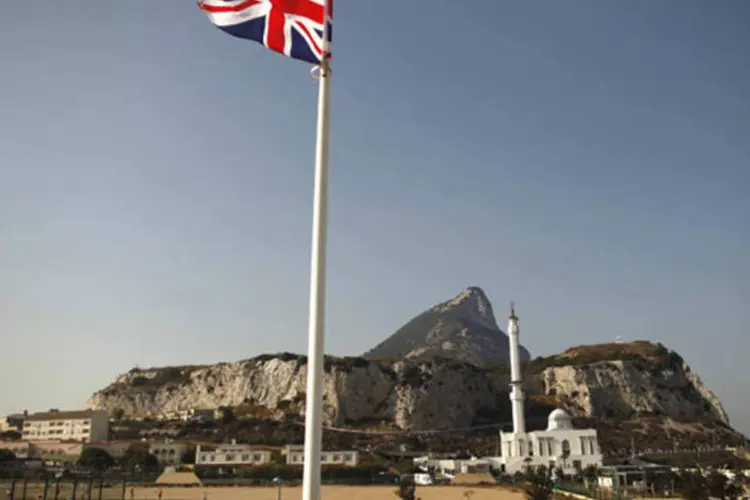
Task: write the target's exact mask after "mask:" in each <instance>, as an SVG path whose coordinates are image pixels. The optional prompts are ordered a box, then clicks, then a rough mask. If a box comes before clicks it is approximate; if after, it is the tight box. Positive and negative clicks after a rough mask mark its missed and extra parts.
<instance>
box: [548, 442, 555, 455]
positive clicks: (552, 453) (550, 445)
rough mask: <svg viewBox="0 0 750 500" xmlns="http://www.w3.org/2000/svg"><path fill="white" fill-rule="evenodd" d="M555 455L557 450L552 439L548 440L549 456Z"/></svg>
mask: <svg viewBox="0 0 750 500" xmlns="http://www.w3.org/2000/svg"><path fill="white" fill-rule="evenodd" d="M554 454H555V449H554V447H553V446H552V439H549V438H548V439H547V455H548V456H550V457H551V456H552V455H554Z"/></svg>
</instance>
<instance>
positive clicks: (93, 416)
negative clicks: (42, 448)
mask: <svg viewBox="0 0 750 500" xmlns="http://www.w3.org/2000/svg"><path fill="white" fill-rule="evenodd" d="M108 434H109V419H108V417H107V412H106V411H104V410H98V411H97V410H84V411H59V410H50V411H48V412H42V413H34V414H32V415H29V416H28V417H26V418H25V420H24V422H23V433H22V436H23V439H24V440H26V441H49V440H60V441H80V442H82V443H85V442H90V441H106V440H107V436H108Z"/></svg>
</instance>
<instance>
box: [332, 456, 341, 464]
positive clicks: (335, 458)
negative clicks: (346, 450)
mask: <svg viewBox="0 0 750 500" xmlns="http://www.w3.org/2000/svg"><path fill="white" fill-rule="evenodd" d="M333 461H334V462H340V461H341V455H334V456H333Z"/></svg>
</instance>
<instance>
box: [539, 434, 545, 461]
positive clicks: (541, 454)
mask: <svg viewBox="0 0 750 500" xmlns="http://www.w3.org/2000/svg"><path fill="white" fill-rule="evenodd" d="M539 456H540V457H543V456H544V439H542V438H539Z"/></svg>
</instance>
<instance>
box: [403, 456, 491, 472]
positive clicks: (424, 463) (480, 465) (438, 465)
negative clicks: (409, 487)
mask: <svg viewBox="0 0 750 500" xmlns="http://www.w3.org/2000/svg"><path fill="white" fill-rule="evenodd" d="M414 465H415V466H416V467H418V468H419V469H421V470H422V471H424V472H428V471H429V472H434V473H435V474H437V475H439V476H445V477H453V476H455V475H456V474H489V473H490V471H491V469H492V464H491V462H490V460H489V459H484V458H476V457H472V458H467V459H459V458H455V459H454V458H452V459H434V458H429V457H419V458H415V459H414Z"/></svg>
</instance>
